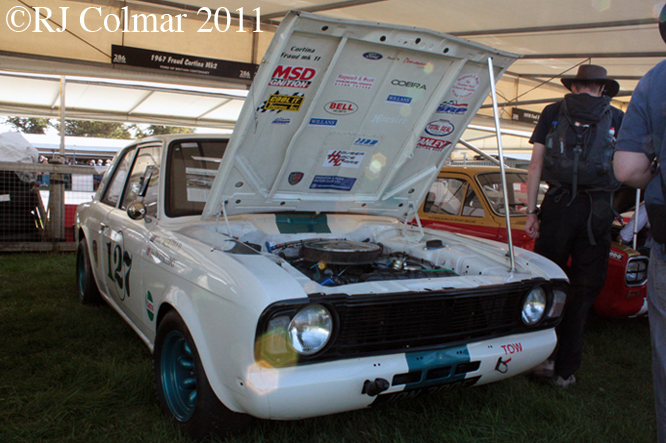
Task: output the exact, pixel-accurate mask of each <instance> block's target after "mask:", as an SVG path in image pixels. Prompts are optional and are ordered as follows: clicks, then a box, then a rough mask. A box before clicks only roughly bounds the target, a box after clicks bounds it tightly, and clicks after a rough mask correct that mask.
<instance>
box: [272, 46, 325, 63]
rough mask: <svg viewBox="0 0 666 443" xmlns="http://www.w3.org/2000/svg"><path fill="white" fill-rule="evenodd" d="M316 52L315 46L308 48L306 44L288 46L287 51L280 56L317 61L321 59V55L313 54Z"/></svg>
mask: <svg viewBox="0 0 666 443" xmlns="http://www.w3.org/2000/svg"><path fill="white" fill-rule="evenodd" d="M316 52H317V50H316V49H315V48H309V47H307V46H292V47H291V48H289V52H283V53H282V54H281V57H282V58H286V59H290V60H311V61H315V62H318V61H319V60H321V57H320V56H318V55H314V54H315V53H316Z"/></svg>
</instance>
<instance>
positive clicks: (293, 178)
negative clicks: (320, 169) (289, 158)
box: [287, 172, 305, 186]
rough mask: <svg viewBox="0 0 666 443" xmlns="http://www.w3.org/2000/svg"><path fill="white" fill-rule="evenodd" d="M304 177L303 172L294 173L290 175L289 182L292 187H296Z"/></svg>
mask: <svg viewBox="0 0 666 443" xmlns="http://www.w3.org/2000/svg"><path fill="white" fill-rule="evenodd" d="M304 175H305V174H304V173H302V172H292V173H290V174H289V178H287V180H288V181H289V184H290V185H292V186H294V185H297V184H299V183H300V182H301V180H303V176H304Z"/></svg>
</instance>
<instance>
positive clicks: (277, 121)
mask: <svg viewBox="0 0 666 443" xmlns="http://www.w3.org/2000/svg"><path fill="white" fill-rule="evenodd" d="M271 124H272V125H290V124H291V119H290V118H280V117H278V118H276V119H275V120H273V121H272V122H271Z"/></svg>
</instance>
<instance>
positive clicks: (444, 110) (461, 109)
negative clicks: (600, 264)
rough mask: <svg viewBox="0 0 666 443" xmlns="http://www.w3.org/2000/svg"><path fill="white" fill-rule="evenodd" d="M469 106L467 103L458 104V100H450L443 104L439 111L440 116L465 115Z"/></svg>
mask: <svg viewBox="0 0 666 443" xmlns="http://www.w3.org/2000/svg"><path fill="white" fill-rule="evenodd" d="M468 108H469V105H468V104H467V103H458V101H457V100H448V101H445V102H442V103H441V104H440V105H439V106H438V107H437V111H436V112H438V113H440V114H454V115H464V114H465V113H466V112H467V109H468Z"/></svg>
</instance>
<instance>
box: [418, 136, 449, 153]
mask: <svg viewBox="0 0 666 443" xmlns="http://www.w3.org/2000/svg"><path fill="white" fill-rule="evenodd" d="M450 144H451V142H450V141H448V140H437V139H436V138H430V137H421V138H420V139H419V142H418V143H417V144H416V148H417V149H426V150H428V151H436V152H439V151H441V150H442V149H444V148H446V147H447V146H449V145H450Z"/></svg>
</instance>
